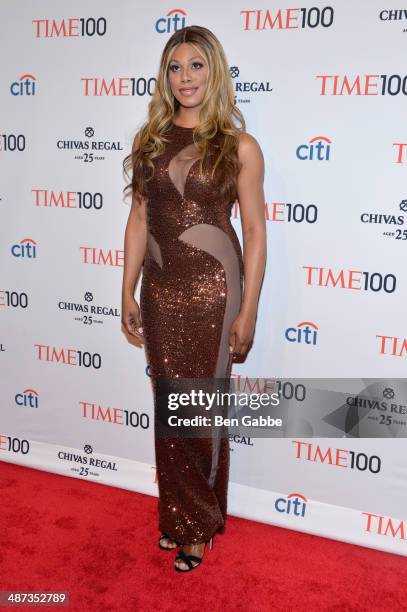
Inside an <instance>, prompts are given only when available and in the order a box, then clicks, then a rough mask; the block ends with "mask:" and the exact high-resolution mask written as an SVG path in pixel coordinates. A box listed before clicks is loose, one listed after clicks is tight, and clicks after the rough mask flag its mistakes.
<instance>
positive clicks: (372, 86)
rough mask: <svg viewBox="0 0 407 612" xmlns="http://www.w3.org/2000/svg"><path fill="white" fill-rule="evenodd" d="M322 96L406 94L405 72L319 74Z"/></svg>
mask: <svg viewBox="0 0 407 612" xmlns="http://www.w3.org/2000/svg"><path fill="white" fill-rule="evenodd" d="M315 78H316V79H321V81H320V86H321V89H320V95H321V96H345V97H347V96H362V97H365V96H366V97H367V96H386V95H388V96H397V95H399V94H402V95H403V96H405V95H406V75H404V74H402V75H401V74H357V75H356V76H352V77H349V76H347V75H342V74H318V75H317V76H316V77H315Z"/></svg>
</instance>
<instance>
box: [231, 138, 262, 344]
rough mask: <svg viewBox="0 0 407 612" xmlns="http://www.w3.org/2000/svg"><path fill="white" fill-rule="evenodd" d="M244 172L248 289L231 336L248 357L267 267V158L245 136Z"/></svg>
mask: <svg viewBox="0 0 407 612" xmlns="http://www.w3.org/2000/svg"><path fill="white" fill-rule="evenodd" d="M238 155H239V161H240V163H241V169H240V172H239V176H238V181H237V192H238V200H239V207H240V216H241V220H242V234H243V263H244V288H243V298H242V304H241V308H240V312H239V315H238V316H237V318H236V319H235V320H234V322H233V324H232V326H231V328H230V334H229V345H230V347H231V351H233V353H235V354H238V355H244V354H245V353H246V351H247V348H248V346H249V344H250V343H251V341H252V339H253V335H254V330H255V326H256V318H257V307H258V301H259V295H260V288H261V283H262V280H263V276H264V269H265V265H266V252H267V246H266V222H265V215H264V190H263V181H264V158H263V153H262V151H261V148H260V146H259V144H258V142H257V140H256V139H255V138H254V137H253V136H251V135H250V134H247V133H243V134H241V136H240V138H239V149H238Z"/></svg>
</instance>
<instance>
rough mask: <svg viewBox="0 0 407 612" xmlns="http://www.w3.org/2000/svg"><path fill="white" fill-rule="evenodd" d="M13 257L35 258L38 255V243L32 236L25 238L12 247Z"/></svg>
mask: <svg viewBox="0 0 407 612" xmlns="http://www.w3.org/2000/svg"><path fill="white" fill-rule="evenodd" d="M10 250H11V254H12V255H13V257H23V258H25V259H35V258H36V257H37V243H36V242H35V240H33V239H32V238H24V239H23V240H20V242H18V243H17V244H13V246H12V247H11V249H10Z"/></svg>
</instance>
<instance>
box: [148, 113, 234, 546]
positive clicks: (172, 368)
mask: <svg viewBox="0 0 407 612" xmlns="http://www.w3.org/2000/svg"><path fill="white" fill-rule="evenodd" d="M165 136H166V138H168V139H169V141H170V142H168V143H166V147H165V151H164V153H163V154H162V155H160V156H158V157H156V158H154V160H153V163H154V176H153V178H152V179H151V180H149V181H148V182H147V186H146V191H147V196H148V199H147V202H146V210H147V250H146V255H145V259H144V265H143V276H142V284H141V292H140V314H141V324H142V327H143V335H144V344H145V351H146V358H147V362H148V366H149V373H150V376H151V381H152V386H153V393H154V402H155V455H156V468H157V482H158V491H159V497H158V514H159V529H160V531H161V532H163V533H166V534H168V535H169V536H170V537H171V538H173V539H174V540H176V541H177V542H178V543H180V544H192V543H199V542H207V541H208V540H209V539H210V538H211V536H212V535H213V534H214V533H215V532H216V531H218V530H221V531H222V530H223V527H224V524H225V519H226V509H227V489H228V478H229V440H228V437H227V436H224V437H221V438H219V435H217V434H215V433H214V434H213V436H209V437H207V438H197V437H192V438H186V437H178V438H168V437H162V436H160V435H159V433H158V428H157V421H158V419H157V380H159V379H160V377H164V378H166V379H173V380H175V379H178V380H180V379H183V378H187V379H190V378H224V379H230V372H231V365H232V364H231V361H232V355H231V353H230V351H229V331H230V326H231V324H232V322H233V320H234V319H235V318H236V316H237V315H238V313H239V310H240V306H241V300H242V290H243V258H242V251H241V247H240V243H239V240H238V237H237V235H236V233H235V231H234V229H233V226H232V224H231V222H230V216H231V209H232V205H233V202H229V201H227V200H225V199H222V198H221V197H220V195H219V193H218V192H217V190H216V188H215V186H214V185H213V184H212V180H211V177H210V174H209V173H205V175H204V176H201V175H200V174H199V158H198V152H197V149H196V147H195V145H194V142H193V128H186V127H181V126H177V125H175V124H174V123H172V124H171V126H170V128H169V129H168V131H167V132H166V134H165ZM185 156H188V157H189V159H184V158H185ZM191 157H192V159H191Z"/></svg>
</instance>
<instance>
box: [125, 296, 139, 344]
mask: <svg viewBox="0 0 407 612" xmlns="http://www.w3.org/2000/svg"><path fill="white" fill-rule="evenodd" d="M122 325H123V327H124V328H125V330H126V331H127V333H129V334H130V335H131V336H134V337H135V338H137V340H139V341H140V342H141V343H143V342H144V336H143V328H142V326H141V318H140V307H139V305H138V304H137V302H136V300H135V299H134V297H133V296H123V297H122Z"/></svg>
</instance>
